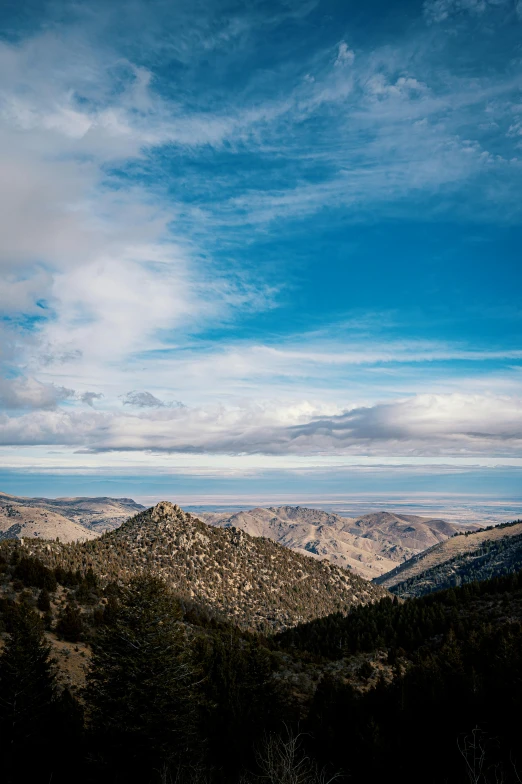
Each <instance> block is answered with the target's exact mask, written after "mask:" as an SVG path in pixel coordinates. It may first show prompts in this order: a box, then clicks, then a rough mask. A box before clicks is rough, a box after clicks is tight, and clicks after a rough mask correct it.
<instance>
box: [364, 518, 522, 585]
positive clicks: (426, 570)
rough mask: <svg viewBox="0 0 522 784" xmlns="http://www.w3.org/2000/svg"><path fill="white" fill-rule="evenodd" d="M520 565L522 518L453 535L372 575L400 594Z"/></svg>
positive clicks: (488, 575)
mask: <svg viewBox="0 0 522 784" xmlns="http://www.w3.org/2000/svg"><path fill="white" fill-rule="evenodd" d="M521 568H522V521H520V520H515V521H513V522H511V523H504V524H501V525H498V526H492V527H490V528H486V529H483V530H480V531H474V532H469V533H465V534H461V535H458V536H453V537H451V539H447V540H446V541H444V542H441V543H440V544H437V545H434V546H433V547H431V548H428V549H427V550H425V551H424V552H421V553H419V554H418V555H415V556H413V557H412V558H410V559H409V560H408V561H405V562H404V563H402V564H399V565H398V566H397V567H395V568H394V569H392V570H390V571H389V572H387V573H386V574H383V575H381V576H379V577H377V578H375V580H374V582H375V584H376V585H382V586H384V587H386V588H388V589H389V590H390V591H392V592H394V593H397V594H398V595H400V596H404V597H408V596H422V595H424V594H426V593H431V592H433V591H435V590H444V589H445V588H451V587H453V586H458V585H461V584H463V583H466V582H472V581H476V580H485V579H489V578H491V577H495V576H499V575H503V574H506V573H510V572H512V571H516V570H517V569H521Z"/></svg>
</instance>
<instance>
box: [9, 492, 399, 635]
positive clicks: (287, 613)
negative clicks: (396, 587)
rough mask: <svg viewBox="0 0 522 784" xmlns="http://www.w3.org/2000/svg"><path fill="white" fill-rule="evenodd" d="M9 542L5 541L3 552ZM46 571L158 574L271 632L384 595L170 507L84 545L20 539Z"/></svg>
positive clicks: (327, 567) (113, 576)
mask: <svg viewBox="0 0 522 784" xmlns="http://www.w3.org/2000/svg"><path fill="white" fill-rule="evenodd" d="M6 546H7V547H12V546H14V543H13V542H11V543H9V542H5V543H4V544H3V547H4V548H5V547H6ZM23 549H24V551H25V552H26V553H27V554H29V555H37V556H38V557H40V558H41V559H42V560H43V561H44V562H45V563H46V564H47V565H48V566H51V567H57V566H61V567H62V568H64V569H67V570H69V569H70V570H73V571H76V570H78V569H79V570H80V571H86V570H87V569H88V568H89V567H91V568H92V569H93V570H94V571H95V572H96V573H97V574H98V575H99V576H100V577H101V579H102V580H103V581H104V582H109V581H118V580H121V579H126V578H128V577H131V576H132V575H134V574H136V573H137V572H139V571H140V570H147V571H151V572H153V573H155V574H158V575H160V576H162V577H163V578H164V579H165V580H166V582H167V583H168V584H169V585H171V586H172V587H173V589H174V590H175V591H176V593H178V594H179V595H180V596H182V597H184V598H185V599H186V600H187V601H189V602H193V603H196V604H199V605H203V606H205V607H207V608H211V609H212V610H214V611H215V612H216V613H217V614H218V615H221V616H224V617H226V618H228V619H230V620H232V621H235V622H236V623H238V624H239V625H241V626H243V627H245V628H251V629H257V630H264V631H275V630H280V629H284V628H287V627H289V626H294V625H296V624H297V623H300V622H302V621H307V620H311V619H312V618H317V617H321V616H324V615H328V614H330V613H333V612H337V611H340V612H347V611H348V610H349V609H350V607H352V606H353V605H356V604H364V603H367V602H371V601H374V600H376V599H379V598H381V597H382V596H385V595H387V591H385V590H384V589H383V588H380V587H379V586H377V585H374V584H372V583H369V582H368V581H366V580H364V579H362V578H361V577H359V576H357V575H355V574H350V573H349V572H347V571H346V570H344V569H340V568H339V567H337V566H335V565H334V564H331V563H329V562H328V561H326V560H323V561H321V560H317V559H313V558H309V557H305V556H303V555H301V554H299V553H296V552H293V551H292V550H290V549H288V548H285V547H282V546H280V545H278V544H276V543H275V542H273V541H270V540H269V539H264V538H262V537H253V536H250V535H249V534H247V533H245V532H243V531H241V530H238V529H235V528H231V527H229V528H227V529H224V530H222V529H220V528H216V527H212V526H209V525H207V524H206V523H204V522H202V521H201V520H198V519H197V518H195V517H193V516H192V515H190V514H187V513H186V512H184V511H183V510H182V509H180V508H179V507H178V506H173V505H172V504H170V503H169V502H162V503H160V504H157V505H156V506H155V507H154V508H152V509H149V510H147V511H145V512H141V513H140V514H137V515H136V516H135V517H133V518H131V519H130V520H128V521H127V522H126V523H124V524H123V525H122V526H121V527H120V528H118V529H116V530H114V531H110V532H108V533H106V534H103V535H102V536H101V537H99V538H97V539H95V540H93V541H89V542H84V543H74V544H64V543H60V542H43V541H39V540H38V539H33V540H29V539H27V540H24V544H23Z"/></svg>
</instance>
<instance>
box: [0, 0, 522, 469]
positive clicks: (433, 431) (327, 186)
mask: <svg viewBox="0 0 522 784" xmlns="http://www.w3.org/2000/svg"><path fill="white" fill-rule="evenodd" d="M158 8H159V7H158ZM162 8H163V6H162ZM423 8H424V10H423V12H422V10H421V9H419V11H418V17H417V18H416V19H415V20H414V22H413V23H412V24H411V26H410V27H409V28H408V31H407V32H405V33H404V35H403V36H402V38H401V39H400V40H397V41H395V42H389V43H386V44H383V43H379V44H376V45H375V46H373V47H368V45H367V43H365V40H366V39H365V38H364V36H359V37H358V36H357V32H356V30H355V27H354V29H353V30H351V29H350V26H349V25H345V29H335V30H333V31H332V32H331V33H330V34H329V35H327V36H325V37H324V39H321V40H320V42H318V43H316V38H315V36H316V32H313V35H308V37H306V36H305V35H304V34H303V37H301V34H300V33H299V35H297V36H295V37H293V38H292V37H291V36H289V35H288V32H289V31H293V32H294V33H295V30H296V29H297V30H299V31H301V30H304V29H305V27H306V24H307V22H308V21H309V20H312V21H310V30H312V31H316V30H317V29H319V28H318V27H317V24H316V23H317V18H316V17H314V14H316V13H319V11H318V6H317V3H315V2H310V3H297V2H290V1H288V2H284V3H281V4H279V5H276V6H274V7H273V8H271V9H268V7H267V6H266V4H265V3H258V2H252V3H248V4H244V5H243V6H242V5H241V4H240V6H239V7H236V6H235V5H234V6H232V5H229V4H227V3H216V4H209V3H200V4H196V7H194V6H193V4H192V3H190V4H189V3H184V2H183V3H179V4H177V5H176V9H175V15H176V34H172V35H170V34H169V35H163V34H160V32H161V31H160V28H161V27H162V21H161V19H160V16H161V14H160V10H158V9H156V10H157V15H155V14H148V12H147V13H146V11H147V9H146V8H145V6H144V5H142V4H140V3H136V4H133V5H132V8H130V9H129V13H128V18H126V19H125V23H124V24H122V25H121V28H122V29H121V30H120V29H119V27H120V25H119V23H120V19H118V20H117V21H118V25H116V24H115V21H116V17H115V15H114V9H109V8H107V9H105V10H104V9H101V8H100V11H99V15H98V14H95V13H93V10H92V8H90V7H87V6H86V7H85V8H84V9H79V8H75V9H72V10H71V11H70V12H69V14H68V15H66V16H67V21H66V22H63V21H60V22H56V23H53V24H49V25H44V26H43V29H40V30H34V29H33V30H32V31H31V32H30V33H27V34H25V35H24V34H20V35H19V36H18V37H17V39H16V40H12V41H8V40H2V41H1V42H0V70H1V71H2V73H3V74H4V76H5V78H4V79H3V80H2V86H1V88H0V147H1V149H2V150H4V153H1V152H0V166H1V168H2V177H1V178H0V233H1V235H2V249H1V250H0V266H1V271H2V287H0V307H1V308H2V311H3V313H4V316H5V319H4V322H3V324H2V326H1V330H2V332H1V336H2V347H1V350H2V354H0V360H1V361H2V363H3V370H4V375H5V376H6V379H7V380H5V381H4V382H2V385H1V386H0V404H1V405H2V407H3V408H4V409H5V412H6V413H4V414H3V415H2V419H1V421H0V432H1V433H2V439H3V441H2V443H5V444H12V445H21V444H24V445H30V444H64V445H70V446H74V447H75V448H76V447H77V448H87V449H91V450H116V449H121V450H140V449H144V450H148V449H156V450H173V451H183V450H186V451H188V452H194V453H201V452H206V451H207V452H209V453H218V452H219V451H220V450H221V451H225V452H245V453H258V452H259V453H266V454H291V453H293V452H295V453H296V454H310V453H317V452H328V451H330V452H332V454H335V453H338V452H339V453H342V454H349V453H354V454H360V452H361V450H362V451H364V452H368V453H374V454H385V453H386V451H388V452H400V453H402V450H404V453H405V454H408V455H410V456H411V455H415V454H427V453H428V452H429V450H430V449H431V450H432V453H433V454H451V455H455V454H459V453H463V452H464V453H466V454H468V453H469V454H472V453H474V452H475V453H477V454H486V453H487V450H491V453H492V454H493V453H494V454H497V453H503V450H505V451H507V452H509V453H510V454H515V453H516V454H518V451H517V450H519V449H520V434H519V433H518V430H517V428H519V424H518V423H519V420H520V403H519V395H518V394H517V389H518V387H517V385H518V384H519V381H518V376H517V370H516V368H517V367H518V365H519V363H520V360H521V359H522V351H521V350H520V349H519V347H518V345H517V344H516V341H514V339H513V340H510V341H506V344H505V345H503V343H502V341H501V340H499V341H497V342H496V343H495V344H493V342H492V343H491V345H487V343H484V342H482V343H481V342H480V341H476V342H475V343H473V342H470V341H469V340H468V341H466V340H464V339H463V340H461V341H459V340H457V339H454V340H447V341H446V340H442V339H441V340H439V341H435V340H433V339H423V338H421V336H419V335H417V334H416V333H415V330H414V329H413V328H412V329H411V330H410V334H409V335H407V334H406V333H407V332H408V330H404V334H403V335H402V336H401V337H393V336H390V337H388V338H387V339H386V340H384V339H383V331H384V329H385V326H386V325H385V324H383V325H381V326H380V327H378V326H377V322H378V321H379V319H380V318H381V314H380V313H378V314H377V315H376V316H374V317H373V319H371V318H370V319H369V320H368V318H369V317H367V316H365V315H364V313H363V316H362V321H363V322H364V324H366V327H365V330H363V331H364V335H363V334H362V331H361V328H360V326H358V325H357V323H356V321H357V319H356V318H354V317H353V316H352V317H350V313H349V312H348V313H345V314H342V313H336V314H330V313H329V310H328V308H325V311H324V312H323V314H322V319H321V325H320V327H321V328H318V329H317V330H316V331H314V328H313V325H312V326H306V327H303V326H302V325H303V324H304V323H305V320H306V318H307V313H306V306H305V307H304V308H303V310H304V311H305V313H304V314H300V320H299V325H298V326H295V325H294V324H291V323H290V322H291V319H289V320H288V323H285V322H284V319H282V320H281V322H280V323H278V324H275V323H274V324H273V323H272V321H271V319H270V317H269V315H267V314H268V312H269V311H272V313H275V312H276V307H277V306H281V307H283V305H284V296H285V293H284V287H285V286H288V287H289V288H290V284H289V283H288V280H287V279H288V275H286V274H285V268H286V267H285V265H287V264H288V265H289V264H290V263H295V266H296V267H297V266H298V261H295V262H293V254H294V248H293V247H291V245H290V244H289V242H288V238H289V237H291V236H292V232H293V231H294V230H295V231H297V228H296V227H299V230H300V231H301V232H305V233H306V231H307V229H308V223H307V222H309V221H312V220H317V221H318V223H317V227H318V228H317V231H316V236H321V232H322V224H321V221H324V222H325V223H326V222H327V220H328V217H329V216H333V215H340V216H341V218H342V223H343V226H345V227H346V226H353V225H355V224H361V223H371V224H373V222H374V221H376V220H377V219H381V220H388V219H389V218H390V217H404V216H405V215H407V219H408V220H409V221H410V222H412V223H413V222H415V221H417V220H419V218H420V217H421V218H422V220H423V221H426V222H429V221H433V222H435V221H437V220H444V221H453V222H457V221H458V220H463V219H466V220H467V221H473V220H477V218H478V219H479V220H480V221H481V222H482V223H487V222H488V221H489V222H493V223H494V222H496V223H498V224H501V223H503V224H506V225H509V224H511V225H513V224H514V223H516V221H518V220H519V219H520V200H519V198H518V196H517V193H518V189H519V186H520V179H521V173H522V164H521V161H520V150H519V145H520V133H519V127H520V123H521V121H522V120H521V118H522V107H521V103H520V95H519V88H520V78H521V74H522V70H521V66H520V60H519V59H517V58H516V57H513V58H511V59H510V60H509V61H508V62H504V60H502V62H500V60H496V59H493V60H492V63H493V65H492V67H490V68H489V67H488V68H483V67H479V66H477V65H476V64H474V67H473V68H471V67H469V65H467V64H466V63H464V60H463V59H462V58H460V57H456V56H455V54H454V49H453V48H452V47H454V41H455V40H456V37H458V34H459V31H458V30H457V29H456V28H455V30H454V31H453V32H452V35H451V36H449V35H448V29H447V27H448V26H447V24H445V23H446V22H448V24H449V23H450V22H451V24H453V22H454V20H455V19H458V20H461V19H465V20H470V19H471V20H482V19H486V18H488V19H489V16H488V15H489V14H490V12H491V15H492V16H491V18H492V19H493V17H494V16H495V13H496V12H498V13H502V14H503V17H502V20H503V21H502V24H505V19H507V18H508V17H509V19H510V20H513V22H514V23H516V24H519V22H518V21H517V22H515V19H516V14H515V11H514V9H513V7H512V4H511V5H509V6H508V4H507V2H506V3H503V2H502V1H500V2H496V1H495V2H493V0H429V2H426V3H425V4H424V7H423ZM161 13H166V14H170V13H171V12H170V11H168V9H165V8H163V10H162V11H161ZM172 13H174V11H172ZM509 15H511V16H509ZM79 17H81V19H82V25H80V24H79V22H78V19H79ZM169 19H171V17H170V16H169ZM140 20H141V21H140ZM164 21H165V20H163V22H164ZM323 23H324V26H325V27H327V24H328V23H327V20H323V22H322V24H323ZM466 23H467V22H466ZM459 24H460V22H459ZM491 24H493V22H491ZM499 24H500V22H499ZM140 25H141V26H142V27H143V35H142V36H138V37H137V36H135V35H131V32H132V31H134V30H138V29H139V28H140ZM163 26H164V27H165V29H167V30H168V29H170V28H169V27H168V25H167V26H165V25H163ZM107 31H109V33H110V34H109V33H108V32H107ZM260 31H262V32H263V31H264V32H263V35H266V34H267V32H269V33H270V37H271V41H272V42H273V45H272V47H271V50H270V57H267V55H266V48H265V47H264V39H263V35H261V34H260ZM138 39H139V42H138ZM459 40H460V39H459ZM305 43H307V44H308V45H305ZM463 63H464V64H463ZM7 151H8V152H7ZM256 243H257V246H256ZM285 243H286V244H285ZM263 244H266V245H269V244H270V253H269V254H267V255H266V256H263V255H262V254H259V248H260V247H262V246H263ZM256 248H257V251H258V254H259V255H257V256H256ZM386 250H387V249H384V251H385V252H384V254H383V255H384V258H383V260H382V265H383V266H382V269H383V270H386V274H393V272H390V271H389V269H388V268H387V266H386V265H387V264H388V260H387V257H386ZM328 252H329V251H328V250H326V251H325V254H326V255H325V261H324V264H325V268H326V267H327V266H328V263H329V257H328ZM345 263H346V264H348V263H350V264H352V265H353V266H354V272H357V270H356V268H355V265H356V264H364V261H357V262H355V261H353V259H347V260H346V262H345ZM421 266H422V261H419V262H418V264H417V266H415V267H414V265H413V264H412V273H411V274H412V276H413V277H415V276H416V275H417V274H418V271H419V269H420V268H421ZM430 274H432V273H430ZM303 275H304V276H306V265H303ZM435 277H436V274H435ZM311 286H312V287H313V286H314V283H312V284H311ZM332 286H337V281H336V279H335V278H332ZM348 292H349V286H347V293H348ZM291 296H292V293H290V294H288V297H291ZM353 302H354V299H353V298H352V300H351V307H353ZM481 304H482V303H481ZM347 310H349V308H348V307H347ZM366 310H368V308H366ZM363 311H364V308H363V309H362V310H361V311H359V312H363ZM255 314H263V318H262V319H261V318H260V319H259V321H256V322H255V324H254V323H253V322H254V319H253V316H254V315H255ZM365 319H366V320H365ZM276 321H277V319H274V322H276ZM234 325H235V326H236V328H237V329H238V330H241V329H244V330H245V333H246V335H245V336H244V337H241V338H240V337H239V336H238V335H234V333H233V330H232V327H233V326H234ZM388 326H389V325H388ZM393 328H394V325H393V324H392V325H391V326H390V331H391V330H392V329H393ZM399 332H400V330H396V332H395V333H394V335H395V334H398V333H399ZM249 335H250V336H253V337H249ZM4 337H5V339H4ZM450 364H451V365H452V367H451V368H449V365H450ZM435 365H437V367H438V368H439V369H438V370H437V373H436V374H435V373H434V372H433V367H434V366H435ZM500 376H502V377H501V378H500ZM515 378H516V380H514V379H515ZM427 385H431V391H432V393H433V394H432V395H431V396H430V395H426V394H424V393H425V392H426V386H427ZM129 390H131V391H129ZM470 390H474V391H476V392H477V395H476V396H473V395H472V394H471V392H470ZM506 390H507V392H506ZM503 392H506V394H505V395H504V396H502V395H503ZM508 393H509V394H508ZM178 398H181V399H182V400H183V401H187V403H188V404H187V406H186V407H183V406H182V405H181V404H179V403H176V402H175V401H176V400H177V399H178ZM172 401H174V402H172ZM506 417H507V418H511V420H512V430H513V433H512V435H511V436H510V435H509V432H508V428H507V425H506V421H507V420H506ZM481 422H482V427H481V424H480V423H481Z"/></svg>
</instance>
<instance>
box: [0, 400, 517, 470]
mask: <svg viewBox="0 0 522 784" xmlns="http://www.w3.org/2000/svg"><path fill="white" fill-rule="evenodd" d="M0 443H1V444H3V445H9V444H16V445H33V444H56V445H76V446H78V447H82V448H87V449H89V450H94V451H99V450H101V451H105V450H117V451H126V450H131V451H135V450H138V451H140V450H153V451H154V450H155V451H171V452H183V453H189V454H190V453H214V454H216V453H218V454H242V453H245V454H268V455H270V454H273V455H318V454H331V455H335V454H338V455H350V454H351V455H360V454H367V455H373V456H379V455H389V454H390V453H393V454H395V455H403V456H405V457H412V456H439V457H440V456H444V455H447V456H452V455H453V456H461V457H464V456H466V455H485V456H494V455H498V456H504V457H509V456H511V457H516V456H518V457H520V456H522V400H521V399H520V398H507V397H502V398H499V397H496V396H493V395H462V394H450V395H418V396H415V397H412V398H409V399H402V400H396V401H392V402H389V403H381V404H376V405H373V406H368V407H363V408H355V409H352V410H349V411H347V412H344V413H338V414H335V415H333V416H332V415H329V414H326V415H325V414H323V415H321V413H320V411H319V410H318V409H317V408H316V407H314V406H313V405H311V404H310V403H307V402H305V401H302V402H300V403H299V402H296V403H294V404H293V405H286V406H282V405H280V404H277V403H275V402H270V401H266V402H265V403H263V404H261V403H258V404H256V405H244V406H235V407H231V406H228V407H225V406H219V405H214V406H207V407H203V408H176V409H172V408H171V409H165V408H161V407H160V408H155V409H149V410H147V412H146V413H143V414H139V415H136V414H134V415H131V414H126V413H123V414H116V413H107V412H105V413H101V412H94V411H88V412H87V411H86V412H66V411H36V412H33V413H28V414H25V415H22V416H19V417H13V418H9V417H7V416H5V415H4V416H3V417H2V418H0Z"/></svg>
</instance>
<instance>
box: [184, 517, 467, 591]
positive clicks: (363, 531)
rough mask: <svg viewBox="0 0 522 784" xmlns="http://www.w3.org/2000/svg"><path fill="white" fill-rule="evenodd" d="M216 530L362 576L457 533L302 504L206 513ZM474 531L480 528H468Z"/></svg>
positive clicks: (438, 525) (417, 520) (436, 523)
mask: <svg viewBox="0 0 522 784" xmlns="http://www.w3.org/2000/svg"><path fill="white" fill-rule="evenodd" d="M200 516H201V518H202V519H204V520H206V522H208V523H210V524H211V525H214V526H219V527H220V528H230V527H232V526H233V527H235V528H238V529H240V530H242V531H245V532H246V533H248V534H250V535H251V536H264V537H266V538H268V539H273V540H274V541H276V542H278V543H279V544H283V545H285V547H290V548H291V549H292V550H295V551H296V552H299V553H303V554H306V555H312V556H315V557H316V558H326V559H327V560H329V561H331V562H332V563H335V564H337V565H338V566H343V567H345V568H349V569H352V570H353V571H354V572H356V573H357V574H360V575H361V576H362V577H365V578H367V579H372V578H374V577H377V576H379V575H381V574H384V573H385V572H388V571H389V570H391V569H393V568H394V567H395V566H396V565H397V564H398V563H402V562H403V561H406V560H407V559H409V558H411V556H413V555H415V554H417V553H419V552H422V551H423V550H426V549H427V548H429V547H432V546H433V545H436V544H438V543H439V542H443V541H444V540H446V539H448V537H451V536H453V535H454V534H455V533H456V532H457V531H462V530H463V528H462V526H459V525H455V524H453V523H448V522H446V521H445V520H440V519H438V518H425V517H417V516H414V515H402V514H394V513H392V512H376V513H373V514H367V515H363V516H362V517H359V518H347V517H341V516H339V515H337V514H332V513H330V512H324V511H321V510H318V509H308V508H306V507H301V506H280V507H268V508H267V509H264V508H256V509H250V510H248V511H244V512H243V511H242V512H237V513H235V514H233V515H228V514H223V513H221V514H214V513H205V514H202V515H200ZM469 528H472V529H474V530H476V529H477V528H479V526H468V529H469Z"/></svg>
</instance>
